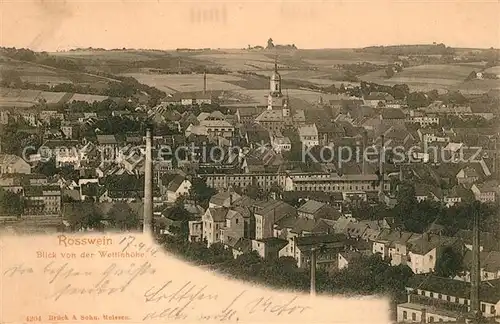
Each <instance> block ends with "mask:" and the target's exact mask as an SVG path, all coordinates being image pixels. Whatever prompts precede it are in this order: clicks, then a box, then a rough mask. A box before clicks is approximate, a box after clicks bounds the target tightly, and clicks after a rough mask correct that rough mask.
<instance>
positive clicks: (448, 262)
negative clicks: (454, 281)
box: [434, 246, 464, 278]
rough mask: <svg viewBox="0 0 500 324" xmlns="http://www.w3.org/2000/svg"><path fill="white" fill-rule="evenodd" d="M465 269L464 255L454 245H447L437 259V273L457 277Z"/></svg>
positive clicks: (441, 275) (442, 275)
mask: <svg viewBox="0 0 500 324" xmlns="http://www.w3.org/2000/svg"><path fill="white" fill-rule="evenodd" d="M463 270H464V267H463V258H462V255H461V254H460V253H459V252H457V251H456V250H455V249H454V248H453V247H451V246H447V247H445V248H444V249H443V251H442V252H441V254H440V256H439V257H438V258H437V259H436V267H435V270H434V272H435V274H436V275H438V276H440V277H446V278H448V277H455V276H456V275H458V274H460V273H461V272H462V271H463Z"/></svg>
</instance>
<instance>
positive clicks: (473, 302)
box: [470, 203, 481, 319]
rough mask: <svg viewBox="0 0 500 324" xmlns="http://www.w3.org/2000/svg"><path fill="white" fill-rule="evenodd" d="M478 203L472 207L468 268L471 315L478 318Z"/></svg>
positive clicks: (479, 311)
mask: <svg viewBox="0 0 500 324" xmlns="http://www.w3.org/2000/svg"><path fill="white" fill-rule="evenodd" d="M478 207H479V206H478V204H477V203H475V204H474V205H473V207H472V212H473V215H472V217H473V227H472V266H471V269H470V273H471V280H470V281H471V292H470V310H471V313H472V314H471V315H472V316H473V318H474V319H478V318H479V317H480V316H481V307H480V306H481V305H480V301H479V285H480V283H481V278H480V264H479V263H480V261H479V253H480V248H479V245H480V243H479V208H478Z"/></svg>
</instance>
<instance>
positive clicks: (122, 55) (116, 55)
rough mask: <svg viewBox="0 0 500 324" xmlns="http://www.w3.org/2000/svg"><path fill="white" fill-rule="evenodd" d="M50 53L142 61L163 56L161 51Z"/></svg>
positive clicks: (92, 58)
mask: <svg viewBox="0 0 500 324" xmlns="http://www.w3.org/2000/svg"><path fill="white" fill-rule="evenodd" d="M50 54H51V55H54V56H58V57H65V58H72V59H90V60H117V61H126V62H133V61H143V60H153V59H156V58H159V57H162V56H165V53H164V52H161V51H134V50H130V51H122V50H119V51H84V50H82V51H68V52H55V53H50Z"/></svg>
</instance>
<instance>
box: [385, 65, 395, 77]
mask: <svg viewBox="0 0 500 324" xmlns="http://www.w3.org/2000/svg"><path fill="white" fill-rule="evenodd" d="M385 74H386V75H387V77H388V78H392V77H393V76H394V68H393V67H392V66H389V67H387V68H386V69H385Z"/></svg>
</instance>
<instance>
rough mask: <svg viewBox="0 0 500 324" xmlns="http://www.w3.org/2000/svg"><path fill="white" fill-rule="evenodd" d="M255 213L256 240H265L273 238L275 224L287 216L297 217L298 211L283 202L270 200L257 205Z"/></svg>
mask: <svg viewBox="0 0 500 324" xmlns="http://www.w3.org/2000/svg"><path fill="white" fill-rule="evenodd" d="M253 208H254V213H255V238H256V239H258V240H260V239H265V238H268V237H273V234H274V230H273V228H274V224H276V223H277V222H278V221H279V220H281V219H282V218H284V217H287V216H297V210H296V209H295V208H294V207H292V206H290V205H289V204H287V203H285V202H284V201H281V200H268V201H262V202H258V203H256V204H255V205H254V206H253Z"/></svg>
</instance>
